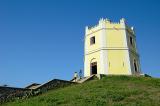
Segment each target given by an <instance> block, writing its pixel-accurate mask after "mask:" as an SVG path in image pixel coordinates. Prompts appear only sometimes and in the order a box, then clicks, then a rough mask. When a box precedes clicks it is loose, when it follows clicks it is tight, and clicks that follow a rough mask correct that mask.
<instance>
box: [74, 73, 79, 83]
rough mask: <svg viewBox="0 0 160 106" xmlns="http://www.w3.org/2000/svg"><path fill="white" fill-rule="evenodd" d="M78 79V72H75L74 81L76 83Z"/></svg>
mask: <svg viewBox="0 0 160 106" xmlns="http://www.w3.org/2000/svg"><path fill="white" fill-rule="evenodd" d="M77 79H78V74H77V72H74V81H75V82H76V81H77Z"/></svg>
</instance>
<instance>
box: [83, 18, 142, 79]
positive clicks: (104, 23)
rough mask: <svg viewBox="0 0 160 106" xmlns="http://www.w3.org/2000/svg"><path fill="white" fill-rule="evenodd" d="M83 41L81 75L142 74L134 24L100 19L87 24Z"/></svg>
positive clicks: (123, 20) (121, 20)
mask: <svg viewBox="0 0 160 106" xmlns="http://www.w3.org/2000/svg"><path fill="white" fill-rule="evenodd" d="M84 42H85V44H84V76H85V77H86V76H91V75H92V74H107V75H109V74H110V75H137V74H138V75H139V74H141V68H140V61H139V54H138V51H137V46H136V36H135V31H134V28H133V27H129V26H128V25H127V24H126V21H125V19H124V18H122V19H120V22H117V23H115V22H111V21H110V20H109V19H100V20H99V23H98V25H96V26H94V27H88V26H87V27H86V29H85V41H84Z"/></svg>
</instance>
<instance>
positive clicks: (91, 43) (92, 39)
mask: <svg viewBox="0 0 160 106" xmlns="http://www.w3.org/2000/svg"><path fill="white" fill-rule="evenodd" d="M93 44H95V36H93V37H91V38H90V45H93Z"/></svg>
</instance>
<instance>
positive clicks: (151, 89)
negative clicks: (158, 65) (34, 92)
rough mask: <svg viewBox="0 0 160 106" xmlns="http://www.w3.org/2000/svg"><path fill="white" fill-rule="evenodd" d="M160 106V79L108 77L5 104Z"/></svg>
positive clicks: (40, 105) (26, 105)
mask: <svg viewBox="0 0 160 106" xmlns="http://www.w3.org/2000/svg"><path fill="white" fill-rule="evenodd" d="M57 105H60V106H124V105H127V106H160V79H156V78H149V77H131V76H108V77H104V78H102V79H101V80H96V79H95V80H91V81H88V82H86V83H83V84H78V85H71V86H69V87H65V88H60V89H57V90H50V91H48V92H47V93H44V94H42V95H39V96H36V97H32V98H29V99H24V100H17V101H14V102H10V103H6V104H4V105H3V106H57Z"/></svg>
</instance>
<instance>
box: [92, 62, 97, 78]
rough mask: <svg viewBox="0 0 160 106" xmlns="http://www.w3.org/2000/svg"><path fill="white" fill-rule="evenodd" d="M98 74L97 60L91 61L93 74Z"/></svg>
mask: <svg viewBox="0 0 160 106" xmlns="http://www.w3.org/2000/svg"><path fill="white" fill-rule="evenodd" d="M92 74H97V62H93V63H91V75H92Z"/></svg>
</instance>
